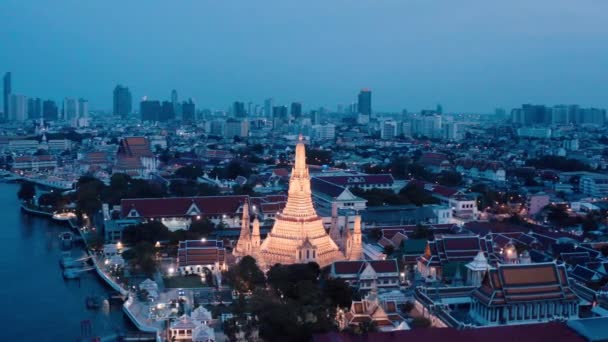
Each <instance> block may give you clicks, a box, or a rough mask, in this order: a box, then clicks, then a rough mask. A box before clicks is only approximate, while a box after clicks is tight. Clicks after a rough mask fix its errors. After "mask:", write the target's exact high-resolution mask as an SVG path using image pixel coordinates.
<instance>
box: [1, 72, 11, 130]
mask: <svg viewBox="0 0 608 342" xmlns="http://www.w3.org/2000/svg"><path fill="white" fill-rule="evenodd" d="M2 80H3V85H4V88H3V90H2V94H3V99H4V111H3V112H2V114H3V115H4V118H5V119H8V117H9V115H8V112H9V109H8V107H9V102H10V99H9V96H10V94H11V92H12V87H11V73H10V72H7V73H5V74H4V78H3V79H2Z"/></svg>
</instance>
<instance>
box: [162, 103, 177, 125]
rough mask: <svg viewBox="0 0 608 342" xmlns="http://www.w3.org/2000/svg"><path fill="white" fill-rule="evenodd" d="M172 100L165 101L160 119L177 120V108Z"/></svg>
mask: <svg viewBox="0 0 608 342" xmlns="http://www.w3.org/2000/svg"><path fill="white" fill-rule="evenodd" d="M174 108H175V107H174V106H173V103H172V102H169V101H163V104H162V108H161V110H160V117H159V118H158V121H171V120H175V110H174Z"/></svg>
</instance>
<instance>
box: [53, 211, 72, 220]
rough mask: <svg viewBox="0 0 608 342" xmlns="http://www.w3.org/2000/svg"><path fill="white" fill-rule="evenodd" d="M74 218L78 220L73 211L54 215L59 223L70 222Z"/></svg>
mask: <svg viewBox="0 0 608 342" xmlns="http://www.w3.org/2000/svg"><path fill="white" fill-rule="evenodd" d="M74 218H76V214H74V213H73V212H71V211H67V212H64V213H58V212H54V213H53V219H54V220H57V221H69V220H71V219H74Z"/></svg>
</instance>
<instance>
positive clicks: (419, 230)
mask: <svg viewBox="0 0 608 342" xmlns="http://www.w3.org/2000/svg"><path fill="white" fill-rule="evenodd" d="M432 237H433V232H432V231H431V229H430V228H429V227H427V226H423V225H421V224H418V225H416V228H415V229H414V231H413V232H412V233H411V234H410V239H422V240H428V239H431V238H432Z"/></svg>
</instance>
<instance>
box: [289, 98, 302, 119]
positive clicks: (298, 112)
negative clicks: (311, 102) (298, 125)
mask: <svg viewBox="0 0 608 342" xmlns="http://www.w3.org/2000/svg"><path fill="white" fill-rule="evenodd" d="M291 117H292V118H294V119H299V118H301V117H302V104H301V103H300V102H292V103H291Z"/></svg>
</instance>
